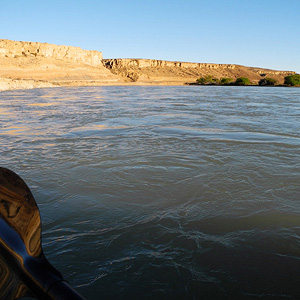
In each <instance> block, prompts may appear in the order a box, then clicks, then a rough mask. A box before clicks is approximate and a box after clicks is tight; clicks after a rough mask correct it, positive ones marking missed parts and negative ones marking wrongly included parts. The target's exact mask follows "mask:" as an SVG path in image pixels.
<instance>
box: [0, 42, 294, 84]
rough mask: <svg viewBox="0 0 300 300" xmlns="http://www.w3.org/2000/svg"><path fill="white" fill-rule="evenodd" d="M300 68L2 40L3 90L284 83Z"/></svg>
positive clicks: (0, 69) (0, 80)
mask: <svg viewBox="0 0 300 300" xmlns="http://www.w3.org/2000/svg"><path fill="white" fill-rule="evenodd" d="M291 74H295V72H288V71H276V70H268V69H262V68H251V67H245V66H240V65H234V64H210V63H189V62H177V61H164V60H155V59H103V58H102V52H98V51H89V50H82V49H81V48H79V47H71V46H57V45H53V44H47V43H37V42H17V41H11V40H3V39H2V40H1V39H0V90H4V89H17V88H31V87H46V86H47V87H48V86H87V85H128V84H131V85H132V84H134V85H183V84H185V83H193V82H195V81H196V79H197V78H199V77H202V76H206V75H212V76H213V77H216V78H222V77H231V78H233V79H236V78H238V77H242V76H244V77H248V78H249V79H250V80H251V81H253V82H258V81H259V80H260V79H261V78H264V77H272V78H274V79H276V80H277V81H278V82H279V83H283V80H284V77H285V76H287V75H291Z"/></svg>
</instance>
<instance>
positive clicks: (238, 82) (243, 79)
mask: <svg viewBox="0 0 300 300" xmlns="http://www.w3.org/2000/svg"><path fill="white" fill-rule="evenodd" d="M234 84H235V85H250V84H251V81H250V80H249V78H247V77H239V78H237V79H236V81H235V83H234Z"/></svg>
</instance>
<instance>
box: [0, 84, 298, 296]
mask: <svg viewBox="0 0 300 300" xmlns="http://www.w3.org/2000/svg"><path fill="white" fill-rule="evenodd" d="M0 117H1V120H0V140H1V144H0V155H1V166H3V167H7V168H10V169H12V170H13V171H15V172H16V173H18V174H19V175H20V176H21V177H22V178H23V179H24V180H25V182H26V183H27V184H28V185H29V187H30V189H31V190H32V192H33V195H34V197H35V199H36V201H37V203H38V205H39V208H40V212H41V217H42V225H43V227H42V228H43V231H42V238H43V249H44V252H45V254H46V257H47V258H48V260H49V261H50V262H51V263H52V264H53V265H54V266H55V267H56V268H57V269H59V270H60V271H61V273H62V274H63V275H64V277H65V278H66V279H67V280H68V281H69V282H70V283H71V285H73V286H74V287H75V288H76V289H77V290H78V291H79V292H80V293H81V294H82V295H83V296H85V297H86V298H87V299H204V300H206V299H212V300H215V299H263V300H265V299H300V199H299V192H300V89H297V88H284V87H276V88H268V87H211V86H178V87H175V86H174V87H153V86H152V87H151V86H148V87H142V86H131V87H128V86H124V87H122V86H118V87H113V86H111V87H80V88H78V87H74V88H73V87H68V88H45V89H34V90H19V91H6V92H1V93H0Z"/></svg>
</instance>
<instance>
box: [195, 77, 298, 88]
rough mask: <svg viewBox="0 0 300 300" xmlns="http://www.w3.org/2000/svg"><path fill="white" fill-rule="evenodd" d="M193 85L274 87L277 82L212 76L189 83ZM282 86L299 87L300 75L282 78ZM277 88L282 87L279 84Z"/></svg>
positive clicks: (274, 80) (267, 79) (265, 79)
mask: <svg viewBox="0 0 300 300" xmlns="http://www.w3.org/2000/svg"><path fill="white" fill-rule="evenodd" d="M190 84H195V85H238V86H246V85H259V86H276V85H278V81H277V80H276V79H274V78H271V77H265V78H262V79H260V81H259V82H258V83H252V82H251V81H250V79H249V78H247V77H239V78H237V79H236V80H234V79H233V78H228V77H223V78H220V79H218V78H215V77H213V76H212V75H206V76H204V77H201V78H198V79H197V80H196V82H195V83H190ZM284 85H286V86H300V74H295V75H289V76H286V77H285V78H284ZM279 86H283V85H282V84H280V85H279Z"/></svg>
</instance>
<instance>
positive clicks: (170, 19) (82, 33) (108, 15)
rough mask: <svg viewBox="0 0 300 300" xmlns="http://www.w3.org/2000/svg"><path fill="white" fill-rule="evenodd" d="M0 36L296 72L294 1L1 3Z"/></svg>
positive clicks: (298, 2) (299, 50)
mask: <svg viewBox="0 0 300 300" xmlns="http://www.w3.org/2000/svg"><path fill="white" fill-rule="evenodd" d="M0 4H1V6H0V7H1V10H0V38H5V39H12V40H17V41H19V40H22V41H36V42H47V43H53V44H59V45H71V46H78V47H81V48H83V49H86V50H98V51H102V52H103V56H104V58H151V59H162V60H175V61H190V62H207V63H234V64H241V65H246V66H253V67H264V68H271V69H278V70H292V71H296V72H299V73H300V35H299V18H300V0H288V1H286V0H282V1H281V0H272V1H270V0H250V1H249V0H248V1H246V0H224V1H221V0H215V1H212V0H210V1H203V0H198V1H195V0H184V1H182V0H173V1H168V0H160V1H158V0H153V1H151V0H148V1H142V0H139V1H136V0H123V1H121V0H108V1H107V0H103V1H102V0H98V1H96V0H51V1H42V0H39V1H36V0H27V1H24V0H0Z"/></svg>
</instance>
